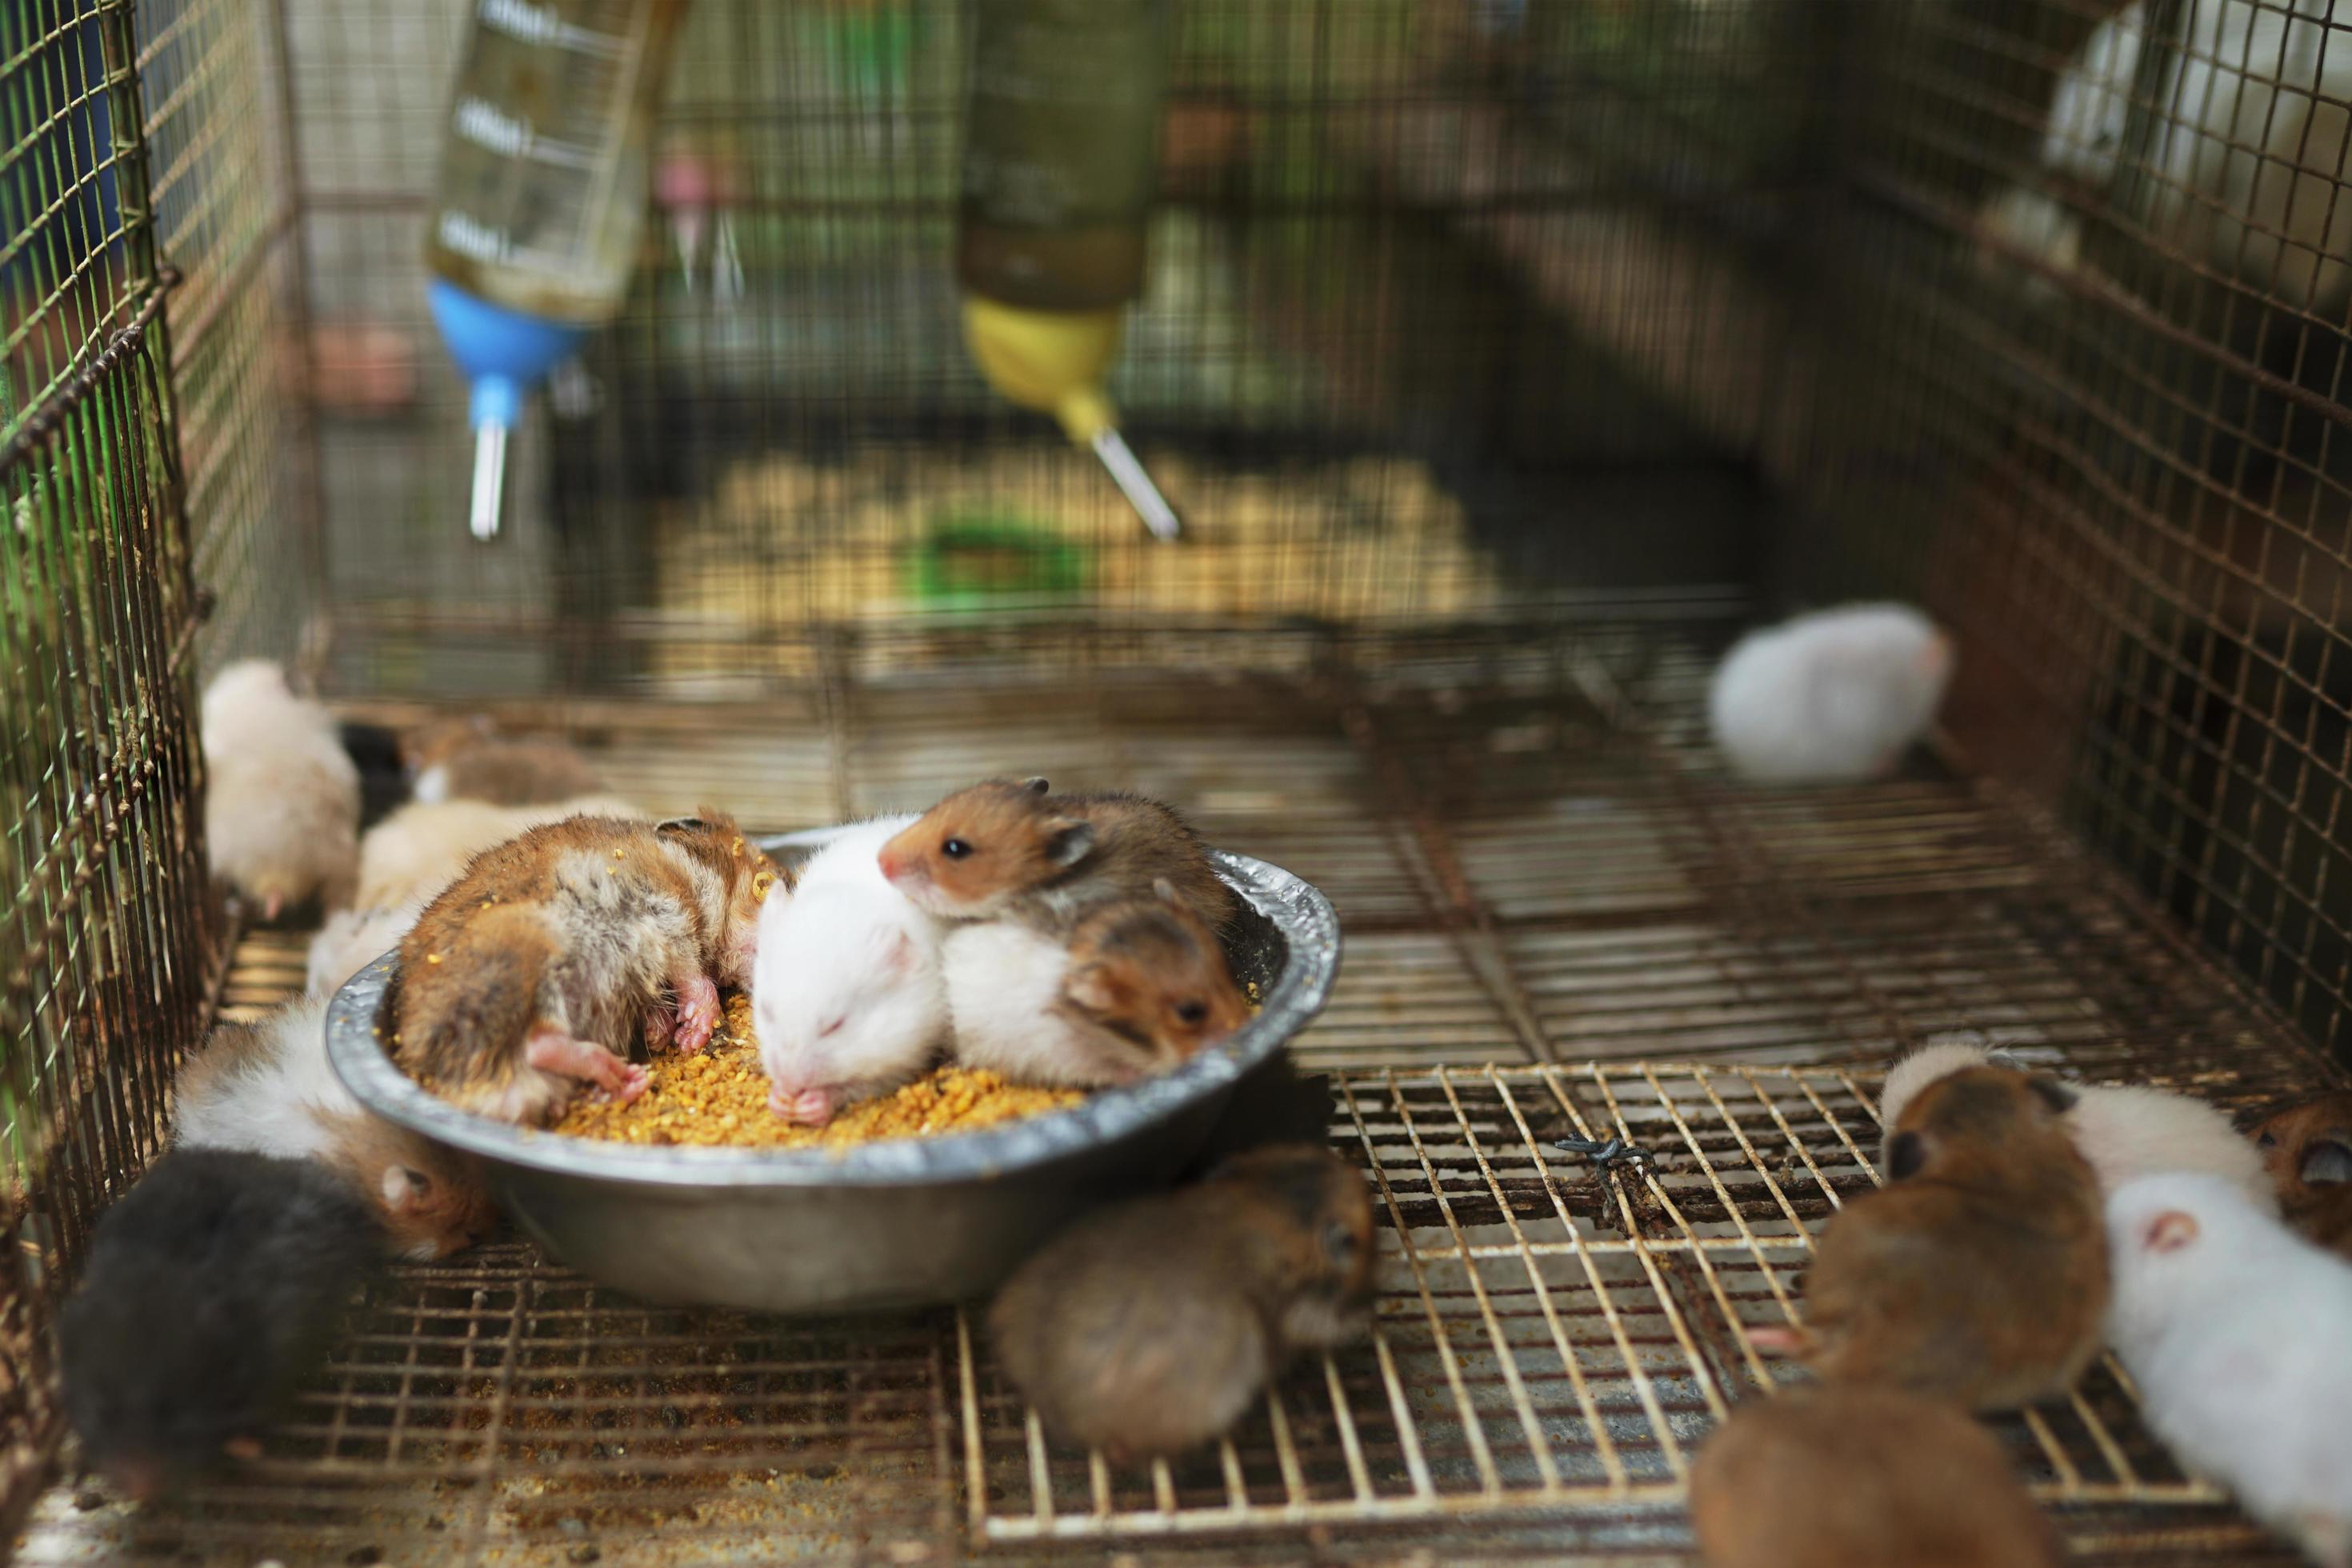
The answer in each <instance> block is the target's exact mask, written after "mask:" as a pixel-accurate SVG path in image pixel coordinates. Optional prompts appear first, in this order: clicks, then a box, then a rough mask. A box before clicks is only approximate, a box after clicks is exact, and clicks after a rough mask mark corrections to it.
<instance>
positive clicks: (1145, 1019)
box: [942, 881, 1249, 1088]
mask: <svg viewBox="0 0 2352 1568" xmlns="http://www.w3.org/2000/svg"><path fill="white" fill-rule="evenodd" d="M942 966H943V971H944V973H945V976H946V980H947V997H948V1006H949V1011H950V1014H951V1015H952V1016H953V1018H954V1021H955V1054H956V1059H957V1060H958V1061H960V1062H962V1063H963V1064H964V1065H966V1066H968V1067H976V1068H989V1069H990V1070H992V1071H994V1072H999V1073H1002V1074H1003V1075H1004V1076H1005V1077H1006V1078H1009V1079H1013V1080H1014V1081H1015V1082H1018V1083H1040V1084H1069V1085H1073V1086H1076V1087H1080V1088H1092V1087H1096V1086H1100V1085H1107V1084H1121V1083H1132V1082H1134V1081H1135V1080H1136V1079H1139V1078H1142V1077H1145V1076H1147V1075H1148V1074H1150V1073H1154V1072H1164V1071H1166V1070H1167V1069H1168V1068H1172V1067H1176V1066H1178V1065H1180V1064H1181V1063H1182V1062H1184V1061H1187V1060H1189V1059H1190V1058H1192V1057H1193V1056H1195V1055H1197V1054H1198V1053H1199V1052H1200V1051H1202V1049H1204V1048H1205V1047H1208V1046H1210V1045H1213V1044H1214V1043H1215V1042H1216V1041H1218V1040H1221V1039H1223V1037H1225V1036H1227V1035H1229V1034H1231V1033H1233V1032H1234V1030H1235V1029H1238V1028H1239V1027H1241V1026H1242V1025H1244V1024H1245V1023H1247V1022H1248V1021H1249V1004H1248V1003H1247V1002H1245V1001H1244V1000H1243V998H1242V994H1241V988H1240V987H1239V986H1238V985H1236V984H1234V976H1233V971H1232V969H1231V968H1230V967H1229V966H1228V965H1227V964H1226V962H1225V952H1224V949H1223V947H1221V946H1219V945H1218V942H1217V939H1216V937H1215V936H1214V935H1213V933H1212V932H1211V931H1209V929H1208V928H1207V927H1206V926H1204V925H1202V923H1201V922H1200V921H1197V920H1195V919H1194V918H1193V917H1192V913H1191V911H1189V910H1186V909H1185V908H1184V907H1183V905H1182V904H1181V903H1180V902H1178V901H1177V900H1176V898H1175V894H1174V891H1173V889H1170V888H1169V886H1168V884H1167V883H1166V882H1164V881H1163V882H1160V883H1158V884H1157V885H1156V889H1155V896H1154V897H1151V898H1148V899H1123V900H1118V901H1117V902H1114V903H1108V904H1103V905H1100V906H1098V907H1097V908H1096V909H1094V910H1090V911H1088V912H1087V914H1086V915H1085V916H1083V917H1082V918H1081V919H1080V920H1079V921H1078V924H1077V929H1076V931H1072V932H1071V933H1070V935H1069V937H1068V939H1067V940H1066V941H1065V940H1064V939H1063V938H1061V937H1059V936H1056V935H1054V934H1052V933H1049V932H1045V931H1034V930H1032V929H1031V928H1030V927H1027V926H1024V925H1022V924H1020V923H1018V922H1017V921H982V922H979V923H975V924H971V925H964V926H959V927H957V928H955V929H954V930H953V931H950V932H949V934H948V938H947V941H946V942H945V943H944V945H943V949H942Z"/></svg>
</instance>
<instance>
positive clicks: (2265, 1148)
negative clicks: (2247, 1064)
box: [2251, 1093, 2352, 1258]
mask: <svg viewBox="0 0 2352 1568" xmlns="http://www.w3.org/2000/svg"><path fill="white" fill-rule="evenodd" d="M2251 1136H2252V1140H2253V1144H2254V1148H2255V1151H2256V1152H2258V1153H2260V1154H2261V1155H2262V1157H2263V1168H2264V1169H2265V1170H2266V1171H2267V1172H2268V1173H2269V1174H2270V1179H2271V1185H2272V1187H2273V1190H2274V1191H2275V1192H2276V1193H2277V1194H2278V1201H2279V1217H2280V1218H2282V1219H2284V1220H2285V1221H2286V1223H2287V1225H2288V1226H2289V1228H2291V1229H2293V1230H2295V1231H2297V1232H2299V1233H2300V1234H2301V1235H2302V1236H2303V1237H2305V1239H2306V1240H2308V1241H2311V1242H2313V1243H2315V1244H2316V1245H2318V1246H2320V1247H2326V1248H2327V1249H2328V1250H2329V1251H2331V1252H2335V1253H2338V1254H2341V1255H2342V1256H2344V1257H2346V1258H2352V1094H2343V1093H2337V1094H2323V1095H2321V1096H2320V1097H2319V1098H2318V1099H2316V1100H2305V1101H2304V1102H2303V1103H2302V1104H2300V1105H2296V1106H2292V1107H2290V1108H2288V1109H2287V1110H2281V1111H2277V1112H2275V1113H2273V1114H2272V1115H2271V1116H2269V1117H2267V1118H2265V1119H2264V1120H2263V1121H2261V1122H2260V1123H2258V1124H2257V1125H2256V1126H2255V1128H2254V1130H2253V1131H2252V1134H2251Z"/></svg>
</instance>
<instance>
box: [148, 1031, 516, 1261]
mask: <svg viewBox="0 0 2352 1568" xmlns="http://www.w3.org/2000/svg"><path fill="white" fill-rule="evenodd" d="M326 1030H327V1005H326V1003H325V1002H324V1001H323V1000H311V1001H306V1002H295V1003H291V1004H289V1005H287V1006H285V1007H282V1008H280V1009H278V1011H277V1012H276V1013H274V1014H272V1015H270V1016H268V1017H267V1018H265V1019H263V1020H262V1021H261V1022H259V1023H257V1024H224V1025H222V1026H219V1027H218V1028H215V1030H214V1031H213V1032H212V1036H211V1037H210V1038H209V1039H207V1040H206V1041H205V1046H204V1047H203V1049H201V1050H199V1051H197V1052H195V1053H194V1055H192V1056H190V1057H189V1058H188V1059H187V1061H186V1063H185V1064H184V1065H183V1066H182V1067H181V1068H180V1076H179V1078H178V1079H177V1081H176V1082H175V1083H174V1084H173V1100H174V1102H175V1105H174V1134H175V1139H176V1142H178V1144H179V1146H180V1147H181V1148H183V1149H231V1150H245V1151H247V1152H251V1153H256V1154H274V1155H277V1156H278V1157H279V1158H282V1159H289V1160H315V1161H317V1162H318V1163H320V1164H321V1165H323V1166H325V1167H326V1168H327V1169H328V1170H330V1171H331V1172H334V1173H336V1174H338V1175H340V1176H341V1177H342V1178H343V1180H344V1181H346V1182H347V1183H349V1184H350V1185H351V1187H352V1190H353V1191H354V1192H355V1193H357V1194H359V1196H360V1197H361V1199H362V1201H363V1202H365V1203H367V1204H369V1205H372V1206H373V1208H374V1209H375V1211H376V1219H377V1222H378V1224H379V1225H380V1226H382V1228H383V1234H384V1236H385V1237H387V1238H388V1239H389V1240H390V1242H391V1244H392V1246H393V1247H394V1249H395V1250H396V1251H398V1252H400V1253H401V1254H402V1255H403V1256H405V1257H408V1258H416V1259H419V1260H425V1261H429V1260H431V1259H433V1258H446V1257H447V1256H449V1255H450V1254H451V1253H455V1252H463V1251H464V1250H466V1249H467V1247H473V1246H475V1245H477V1244H478V1243H479V1242H482V1241H484V1240H487V1239H488V1237H489V1236H490V1234H491V1233H492V1232H493V1231H495V1230H496V1229H497V1228H498V1221H499V1216H498V1209H497V1207H496V1206H495V1205H493V1204H492V1203H491V1202H490V1197H489V1194H488V1192H487V1191H486V1190H484V1188H483V1185H482V1181H481V1175H480V1173H479V1172H478V1171H477V1170H476V1169H475V1168H474V1166H473V1164H472V1163H471V1162H470V1161H468V1160H467V1158H466V1157H465V1156H464V1155H462V1154H460V1153H458V1152H457V1151H455V1150H452V1149H446V1148H444V1147H442V1146H441V1145H440V1144H438V1143H436V1142H433V1141H432V1140H431V1139H429V1138H425V1137H421V1136H419V1135H418V1134H416V1133H415V1132H411V1131H408V1130H407V1129H406V1128H404V1127H396V1126H394V1125H393V1124H392V1123H391V1122H388V1121H382V1120H380V1119H378V1118H376V1117H374V1116H371V1115H369V1114H368V1113H367V1111H365V1110H362V1108H361V1106H360V1103H359V1101H358V1100H355V1099H353V1098H352V1092H351V1090H349V1089H345V1088H344V1087H343V1083H342V1080H341V1079H339V1078H337V1077H336V1076H335V1070H334V1068H332V1067H331V1066H330V1065H329V1064H328V1061H327V1038H326Z"/></svg>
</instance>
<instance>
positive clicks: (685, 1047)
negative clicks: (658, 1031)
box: [670, 974, 720, 1056]
mask: <svg viewBox="0 0 2352 1568" xmlns="http://www.w3.org/2000/svg"><path fill="white" fill-rule="evenodd" d="M719 1016H720V1014H719V987H717V986H716V985H713V984H711V983H710V977H709V975H707V974H698V975H696V976H695V977H694V979H693V981H692V982H691V983H690V984H687V985H685V986H683V987H681V988H680V989H679V991H678V994H677V1032H676V1033H675V1034H674V1035H673V1036H672V1037H671V1042H670V1043H671V1044H672V1045H674V1046H675V1047H677V1049H678V1050H680V1051H683V1052H685V1053H686V1054H687V1055H688V1056H692V1055H693V1054H694V1053H695V1052H697V1051H698V1050H700V1049H701V1048H702V1047H705V1046H707V1045H709V1043H710V1032H711V1031H712V1030H713V1029H716V1028H717V1027H719Z"/></svg>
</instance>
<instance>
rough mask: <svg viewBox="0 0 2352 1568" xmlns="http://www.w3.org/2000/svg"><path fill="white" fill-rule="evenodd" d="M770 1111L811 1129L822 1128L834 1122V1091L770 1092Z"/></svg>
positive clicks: (777, 1090) (775, 1090) (781, 1090)
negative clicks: (829, 1122)
mask: <svg viewBox="0 0 2352 1568" xmlns="http://www.w3.org/2000/svg"><path fill="white" fill-rule="evenodd" d="M768 1109H769V1110H772V1111H774V1112H775V1113H776V1114H777V1115H779V1116H781V1117H782V1118H783V1119H784V1120H785V1121H796V1122H800V1123H803V1125H806V1126H810V1127H822V1126H824V1124H825V1123H826V1122H828V1121H832V1120H833V1091H832V1090H831V1089H802V1090H800V1091H798V1092H797V1093H788V1092H786V1091H785V1090H784V1089H780V1088H779V1089H770V1090H768Z"/></svg>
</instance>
